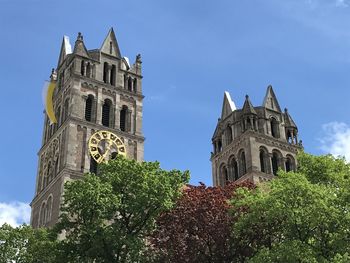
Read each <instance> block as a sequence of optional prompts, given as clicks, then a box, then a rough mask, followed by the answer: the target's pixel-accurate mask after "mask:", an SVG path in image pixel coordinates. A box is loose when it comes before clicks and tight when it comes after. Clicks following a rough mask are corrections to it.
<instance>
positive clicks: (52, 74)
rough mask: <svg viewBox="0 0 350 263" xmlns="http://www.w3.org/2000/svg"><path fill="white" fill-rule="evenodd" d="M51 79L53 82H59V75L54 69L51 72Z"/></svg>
mask: <svg viewBox="0 0 350 263" xmlns="http://www.w3.org/2000/svg"><path fill="white" fill-rule="evenodd" d="M50 79H51V81H56V80H57V73H56V70H55V69H54V68H52V70H51V75H50Z"/></svg>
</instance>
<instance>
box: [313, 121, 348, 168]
mask: <svg viewBox="0 0 350 263" xmlns="http://www.w3.org/2000/svg"><path fill="white" fill-rule="evenodd" d="M322 130H323V132H324V136H323V138H322V139H321V140H320V141H321V149H322V150H323V151H324V152H325V153H330V154H332V155H334V156H344V157H345V158H346V160H347V161H348V162H350V126H349V125H347V124H346V123H343V122H330V123H327V124H324V125H323V126H322Z"/></svg>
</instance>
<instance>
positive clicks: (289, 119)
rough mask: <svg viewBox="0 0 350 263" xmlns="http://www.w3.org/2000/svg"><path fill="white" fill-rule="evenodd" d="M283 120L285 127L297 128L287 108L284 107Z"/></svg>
mask: <svg viewBox="0 0 350 263" xmlns="http://www.w3.org/2000/svg"><path fill="white" fill-rule="evenodd" d="M284 122H285V127H286V128H297V125H296V124H295V122H294V121H293V119H292V117H291V116H290V114H289V113H288V109H287V108H285V109H284Z"/></svg>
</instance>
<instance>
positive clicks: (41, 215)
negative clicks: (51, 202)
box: [39, 202, 46, 227]
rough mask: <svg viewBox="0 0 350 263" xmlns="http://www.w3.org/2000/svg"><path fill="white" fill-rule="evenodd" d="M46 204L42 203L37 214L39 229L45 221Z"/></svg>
mask: <svg viewBox="0 0 350 263" xmlns="http://www.w3.org/2000/svg"><path fill="white" fill-rule="evenodd" d="M45 210H46V203H45V202H43V203H42V204H41V207H40V212H39V227H42V226H44V224H45V220H46V218H45V217H46V215H45V214H46V211H45Z"/></svg>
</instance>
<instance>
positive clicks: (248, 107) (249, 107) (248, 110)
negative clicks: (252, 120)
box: [242, 95, 256, 115]
mask: <svg viewBox="0 0 350 263" xmlns="http://www.w3.org/2000/svg"><path fill="white" fill-rule="evenodd" d="M242 112H243V114H245V115H248V114H255V115H256V111H255V109H254V107H253V104H252V103H251V101H250V99H249V96H248V95H246V96H245V102H244V104H243V108H242Z"/></svg>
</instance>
